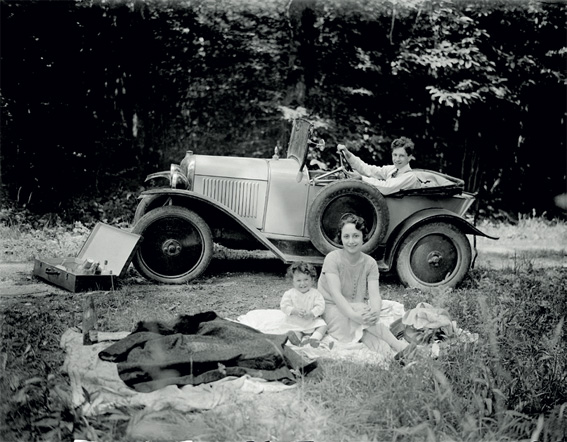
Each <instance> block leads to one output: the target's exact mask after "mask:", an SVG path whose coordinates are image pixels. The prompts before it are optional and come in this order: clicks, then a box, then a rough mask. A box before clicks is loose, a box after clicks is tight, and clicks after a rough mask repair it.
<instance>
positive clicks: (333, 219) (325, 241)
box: [307, 179, 390, 255]
mask: <svg viewBox="0 0 567 442" xmlns="http://www.w3.org/2000/svg"><path fill="white" fill-rule="evenodd" d="M345 213H354V214H356V215H358V216H361V217H362V218H364V221H365V222H366V227H368V240H367V241H366V242H365V243H364V245H363V246H362V251H363V252H364V253H368V254H370V253H372V252H373V251H374V250H376V248H377V247H378V245H379V244H380V243H381V241H382V240H383V239H384V236H385V235H386V232H387V231H388V224H389V221H390V214H389V212H388V206H387V205H386V199H385V198H384V195H382V194H381V193H380V192H379V191H378V189H376V188H375V187H373V186H372V185H370V184H368V183H365V182H363V181H360V180H353V179H349V180H341V181H337V182H335V183H332V184H329V185H328V186H326V187H325V188H324V189H323V190H321V192H320V193H319V195H317V196H316V197H315V200H314V201H313V204H312V205H311V208H310V209H309V215H308V218H307V229H308V232H309V238H310V239H311V242H312V243H313V245H314V246H315V247H316V248H317V250H319V251H320V252H321V253H323V254H325V255H326V254H327V253H329V252H331V251H333V250H336V249H338V248H340V247H341V246H342V245H341V244H340V243H338V242H337V241H336V238H335V237H336V235H337V226H338V225H339V220H340V218H341V216H343V214H345Z"/></svg>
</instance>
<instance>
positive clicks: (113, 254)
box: [33, 223, 142, 292]
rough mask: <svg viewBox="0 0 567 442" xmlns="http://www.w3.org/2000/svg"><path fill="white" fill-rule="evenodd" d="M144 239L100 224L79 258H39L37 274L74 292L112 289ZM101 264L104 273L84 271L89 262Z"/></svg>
mask: <svg viewBox="0 0 567 442" xmlns="http://www.w3.org/2000/svg"><path fill="white" fill-rule="evenodd" d="M141 239H142V237H141V235H137V234H135V233H130V232H127V231H124V230H122V229H119V228H117V227H113V226H109V225H107V224H104V223H98V224H97V225H96V226H95V228H94V229H93V231H92V232H91V234H90V235H89V237H88V238H87V240H86V242H85V244H83V247H82V248H81V250H80V252H79V254H78V255H77V257H75V258H73V257H68V258H36V259H35V262H34V269H33V274H34V275H36V276H38V277H39V278H41V279H44V280H46V281H48V282H50V283H51V284H54V285H57V286H59V287H62V288H64V289H66V290H69V291H71V292H81V291H87V290H110V289H112V288H114V286H115V284H116V282H117V278H120V277H123V276H124V275H125V273H126V271H127V270H128V266H129V265H130V263H131V262H132V258H133V257H134V253H135V252H136V248H137V247H138V244H139V243H140V241H141ZM91 261H92V262H94V263H99V264H100V273H98V274H94V272H92V274H91V273H90V270H87V269H84V268H83V267H84V265H85V263H86V262H91Z"/></svg>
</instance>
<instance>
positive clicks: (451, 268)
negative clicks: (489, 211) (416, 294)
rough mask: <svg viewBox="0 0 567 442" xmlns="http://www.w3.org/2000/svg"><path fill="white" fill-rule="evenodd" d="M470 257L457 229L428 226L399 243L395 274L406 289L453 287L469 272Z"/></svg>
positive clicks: (465, 239)
mask: <svg viewBox="0 0 567 442" xmlns="http://www.w3.org/2000/svg"><path fill="white" fill-rule="evenodd" d="M471 257H472V253H471V245H470V243H469V240H468V239H467V237H466V235H465V234H464V233H462V232H461V231H460V230H459V229H458V228H457V227H455V226H453V225H452V224H447V223H430V224H426V225H424V226H421V227H418V228H417V229H415V230H414V231H413V232H411V233H410V234H409V235H408V236H407V237H406V238H405V239H404V240H403V242H402V244H401V246H400V248H399V250H398V253H397V255H396V271H397V273H398V276H399V278H400V280H401V281H402V282H403V283H404V284H405V285H407V286H410V287H417V288H422V289H429V288H435V287H454V286H456V285H457V284H458V283H460V282H461V281H462V280H463V278H464V277H465V275H466V274H467V272H468V271H469V268H470V265H471Z"/></svg>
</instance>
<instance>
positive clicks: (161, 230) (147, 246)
mask: <svg viewBox="0 0 567 442" xmlns="http://www.w3.org/2000/svg"><path fill="white" fill-rule="evenodd" d="M132 232H134V233H137V234H139V235H142V237H143V240H142V242H141V243H140V246H139V248H138V250H137V251H136V254H135V256H134V266H135V268H136V270H138V272H140V274H142V275H143V276H144V277H146V278H148V279H151V280H154V281H158V282H163V283H167V284H182V283H185V282H187V281H190V280H192V279H195V278H197V277H198V276H200V275H201V274H202V273H203V272H204V271H205V270H206V268H207V267H208V265H209V263H210V262H211V258H212V256H213V239H212V234H211V229H210V228H209V226H208V225H207V223H206V222H205V221H204V220H203V218H201V217H200V216H199V215H197V214H196V213H195V212H193V211H191V210H188V209H185V208H182V207H176V206H167V207H159V208H157V209H154V210H152V211H150V212H148V213H146V214H145V215H144V216H142V217H141V218H140V219H139V220H138V222H137V223H136V224H135V226H134V228H133V229H132Z"/></svg>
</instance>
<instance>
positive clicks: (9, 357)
mask: <svg viewBox="0 0 567 442" xmlns="http://www.w3.org/2000/svg"><path fill="white" fill-rule="evenodd" d="M481 228H482V227H481ZM491 228H492V227H491ZM493 228H494V229H495V230H494V231H493V232H491V233H495V234H496V235H497V236H501V237H507V238H508V240H507V241H510V244H513V243H514V241H513V239H514V238H521V239H522V241H524V240H525V241H532V239H531V238H523V237H522V235H528V234H530V232H532V233H533V234H535V233H538V234H539V233H541V232H542V231H543V229H544V228H545V229H549V230H548V231H547V232H548V233H549V235H552V238H555V239H553V240H552V241H553V242H554V243H555V241H558V240H559V239H557V238H564V235H565V229H566V226H565V223H559V222H555V223H548V222H546V221H544V220H541V219H534V218H530V219H526V220H524V223H523V224H519V225H518V226H516V227H514V226H510V225H502V226H501V228H500V230H498V226H496V225H494V226H493ZM75 229H76V230H75ZM88 232H89V229H88V228H86V227H84V226H82V225H75V226H72V227H71V228H64V227H51V228H40V229H32V228H29V229H28V228H27V227H26V226H25V224H23V225H22V224H21V223H20V224H17V225H16V224H12V225H8V224H6V223H5V224H4V225H0V238H1V239H0V252H1V253H2V254H3V256H4V260H6V261H16V262H17V261H20V262H22V261H29V260H30V259H31V257H33V256H35V255H36V254H41V255H45V256H69V255H73V254H74V251H78V250H79V248H80V246H81V244H82V243H83V242H84V240H85V239H86V236H87V235H88ZM534 243H536V241H535V240H534ZM545 244H547V243H545ZM545 244H543V247H544V248H545V247H546V245H545ZM15 245H17V246H18V247H15ZM8 250H11V251H12V253H6V251H8ZM219 253H221V254H222V253H225V252H223V251H221V252H219ZM7 256H8V257H9V259H6V258H7ZM281 270H282V268H281V266H280V267H278V266H277V265H276V266H275V267H274V268H273V269H272V270H270V267H269V266H268V267H267V268H263V269H260V270H258V271H257V272H254V273H248V272H242V273H241V274H240V275H239V277H240V281H241V283H239V284H238V285H237V286H234V285H233V286H227V285H226V283H225V282H224V281H225V276H226V275H225V274H224V273H223V271H222V270H219V271H218V272H217V273H213V274H210V275H208V276H206V277H204V278H203V279H200V280H199V281H196V282H195V283H193V284H187V285H182V286H174V287H170V288H168V289H167V290H164V289H163V286H157V285H155V284H149V283H145V282H143V281H142V282H140V281H138V280H137V279H136V278H137V277H136V274H135V273H130V274H129V275H128V277H127V278H126V279H125V280H124V281H123V284H122V285H121V286H120V287H119V288H118V289H117V290H116V291H114V292H112V291H110V292H98V293H97V298H96V299H97V307H98V314H99V323H98V327H99V329H101V330H105V331H119V330H128V329H131V328H132V327H133V326H134V324H135V323H136V322H137V321H139V320H143V319H148V318H151V319H158V320H170V319H173V318H174V317H176V315H177V314H178V313H187V314H194V313H197V312H199V311H205V310H209V309H215V310H217V312H218V313H219V314H220V315H221V316H228V317H236V316H237V315H239V314H243V313H245V312H247V311H249V310H251V309H253V308H277V305H278V302H279V299H280V296H281V293H282V289H283V288H287V282H286V281H285V280H284V279H283V272H282V271H281ZM266 281H268V283H267V282H266ZM381 284H382V285H381V290H382V295H383V297H384V298H385V299H392V300H396V301H399V302H402V303H403V304H404V306H405V308H406V309H410V308H413V307H414V306H415V305H416V304H417V303H419V302H423V301H425V302H429V303H431V304H433V305H435V306H439V307H444V308H446V309H448V310H449V312H450V314H451V315H452V317H453V319H454V320H455V321H456V322H457V324H458V326H459V327H462V328H464V329H466V330H469V331H471V332H475V333H478V334H479V341H478V342H477V343H476V344H466V345H464V344H463V345H455V346H451V347H449V348H448V349H447V351H446V352H444V353H442V355H441V357H440V358H438V359H423V360H418V361H417V362H416V363H414V364H411V365H409V366H408V367H406V368H401V367H400V366H397V365H392V366H391V367H390V369H384V368H379V367H376V366H373V365H370V364H365V363H355V362H350V361H344V360H341V361H336V360H332V359H323V360H321V367H322V370H323V374H324V375H323V377H322V378H321V379H320V380H318V381H312V380H309V378H307V379H305V380H304V381H303V382H302V383H301V384H300V385H299V388H297V389H294V390H291V391H287V392H285V393H278V394H275V393H274V394H261V395H254V396H247V395H241V394H239V395H236V394H234V396H233V397H232V399H233V401H234V403H233V404H226V405H222V406H219V407H217V408H215V409H213V410H210V411H206V412H195V413H185V414H180V413H176V412H174V411H171V410H169V411H167V413H166V412H163V413H162V414H161V415H160V414H157V415H156V414H153V415H150V416H148V415H147V413H145V412H144V410H117V411H116V413H113V414H108V415H103V416H98V417H96V418H92V417H89V418H87V417H85V416H82V415H81V414H80V412H79V411H78V410H75V409H73V408H72V407H71V406H70V404H71V401H70V387H69V379H68V378H67V376H66V375H64V374H63V373H61V371H60V367H61V366H62V363H63V358H64V354H63V352H62V351H61V349H60V348H59V339H60V336H61V334H62V333H63V332H64V331H65V330H66V329H67V328H69V327H73V326H75V327H78V326H80V321H81V311H82V299H83V295H82V294H80V293H78V294H72V293H64V294H57V295H55V294H51V295H47V296H42V297H35V298H32V297H25V296H23V297H18V298H11V299H7V300H5V302H3V304H2V310H1V312H0V315H1V317H0V324H1V325H0V336H1V343H2V345H1V351H0V391H1V392H2V397H3V398H4V399H3V401H1V402H0V415H1V417H2V420H1V423H0V425H1V427H0V440H2V441H21V440H26V441H28V440H29V441H36V440H37V441H40V440H45V441H64V440H73V439H85V440H91V441H127V440H151V439H158V438H159V431H160V430H163V429H168V430H172V429H176V430H180V429H181V430H185V431H190V434H191V435H192V439H193V440H195V441H229V440H230V441H238V440H255V441H258V440H270V441H296V440H314V441H327V440H329V441H337V442H340V441H353V440H356V441H369V442H370V441H416V440H423V441H429V440H431V441H433V440H444V441H450V440H454V441H481V440H482V441H521V440H526V441H528V440H540V441H549V442H551V441H558V440H565V438H567V433H566V430H565V429H566V428H567V417H566V414H567V350H566V348H567V345H566V344H567V342H566V341H567V338H566V334H565V326H564V321H565V317H566V316H567V296H566V295H565V294H566V293H567V269H566V268H563V267H561V266H560V265H559V264H558V265H557V266H556V267H546V268H536V266H534V265H533V264H532V262H531V261H530V258H528V257H518V260H517V261H516V262H515V263H512V264H510V263H508V265H506V266H502V267H501V268H499V269H492V268H483V267H482V266H481V267H479V268H476V269H473V270H472V271H471V272H470V274H469V275H468V277H467V278H466V280H465V281H464V282H463V284H462V285H461V286H460V287H459V288H458V289H456V290H452V291H437V292H435V293H425V292H422V291H420V290H416V289H405V288H403V287H401V286H399V284H397V282H396V280H395V279H394V278H392V277H387V276H386V277H384V278H383V279H382V283H381ZM229 293H230V296H228V294H229ZM185 434H186V433H185ZM152 435H154V436H155V437H151V436H152ZM181 439H182V438H181V437H180V438H179V439H178V440H181Z"/></svg>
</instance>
